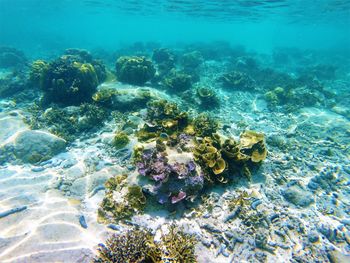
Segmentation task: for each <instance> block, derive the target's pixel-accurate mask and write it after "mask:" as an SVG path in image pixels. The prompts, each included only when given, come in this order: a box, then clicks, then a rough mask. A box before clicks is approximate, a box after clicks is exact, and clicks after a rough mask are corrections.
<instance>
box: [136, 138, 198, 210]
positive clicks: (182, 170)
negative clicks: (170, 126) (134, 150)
mask: <svg viewBox="0 0 350 263" xmlns="http://www.w3.org/2000/svg"><path fill="white" fill-rule="evenodd" d="M159 144H161V145H159ZM171 150H172V148H171V147H168V146H165V145H164V144H162V143H161V142H159V141H157V146H156V147H154V148H151V149H141V151H139V152H138V154H137V157H136V158H135V161H136V167H137V169H138V172H139V174H140V175H141V176H145V177H147V178H149V179H150V180H151V181H152V182H153V183H152V184H151V185H147V186H145V187H144V189H145V190H146V191H147V193H149V194H150V195H152V196H155V198H156V200H157V201H158V202H159V203H161V204H170V203H171V204H176V203H178V202H180V201H182V200H185V199H187V198H189V197H191V198H192V199H193V198H194V197H195V196H196V195H198V193H199V192H200V191H201V189H202V188H203V182H204V181H203V176H202V174H201V173H200V172H198V171H197V169H196V165H195V163H194V162H193V161H191V160H184V161H182V162H180V161H175V162H172V163H171V162H169V159H168V158H167V152H170V151H171ZM171 157H173V156H171Z"/></svg>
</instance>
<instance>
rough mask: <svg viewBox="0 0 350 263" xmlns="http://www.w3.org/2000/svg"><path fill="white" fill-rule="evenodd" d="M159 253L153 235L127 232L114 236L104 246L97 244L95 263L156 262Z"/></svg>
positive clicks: (140, 231) (132, 231)
mask: <svg viewBox="0 0 350 263" xmlns="http://www.w3.org/2000/svg"><path fill="white" fill-rule="evenodd" d="M159 255H160V252H159V251H157V248H155V244H154V241H153V235H152V234H151V232H149V231H147V230H137V229H133V230H129V231H126V232H125V233H123V234H114V235H112V236H111V237H109V238H108V239H107V241H106V244H99V248H98V256H97V257H96V258H95V259H94V262H95V263H126V262H129V263H132V262H133V263H141V262H157V261H156V260H157V258H159V257H160V256H159Z"/></svg>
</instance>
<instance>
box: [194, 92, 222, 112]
mask: <svg viewBox="0 0 350 263" xmlns="http://www.w3.org/2000/svg"><path fill="white" fill-rule="evenodd" d="M196 94H197V97H198V98H199V101H200V107H201V108H203V109H213V108H217V107H219V105H220V100H219V97H218V95H217V94H216V92H215V91H214V89H212V88H208V87H199V88H197V90H196Z"/></svg>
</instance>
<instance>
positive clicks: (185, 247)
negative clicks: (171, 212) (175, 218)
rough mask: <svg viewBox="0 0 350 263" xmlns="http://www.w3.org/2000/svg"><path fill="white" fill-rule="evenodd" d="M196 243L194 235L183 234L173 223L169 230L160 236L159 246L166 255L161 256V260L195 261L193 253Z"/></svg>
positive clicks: (193, 262)
mask: <svg viewBox="0 0 350 263" xmlns="http://www.w3.org/2000/svg"><path fill="white" fill-rule="evenodd" d="M196 243H197V241H196V239H195V237H194V236H192V235H189V234H185V233H184V232H182V231H180V229H179V228H177V227H176V226H175V225H171V226H170V227H169V232H168V233H167V234H165V235H163V236H162V241H161V244H162V246H161V247H163V248H164V249H163V250H161V251H162V252H163V254H165V256H166V257H164V256H163V260H164V259H165V262H167V261H166V259H170V260H173V262H187V263H195V262H197V259H196V255H195V244H196ZM163 262H164V261H163Z"/></svg>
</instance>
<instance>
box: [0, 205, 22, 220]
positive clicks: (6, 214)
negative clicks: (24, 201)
mask: <svg viewBox="0 0 350 263" xmlns="http://www.w3.org/2000/svg"><path fill="white" fill-rule="evenodd" d="M26 209H27V206H20V207H15V208H12V209H10V210H7V211H5V212H1V213H0V218H3V217H6V216H9V215H12V214H15V213H18V212H22V211H24V210H26Z"/></svg>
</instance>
